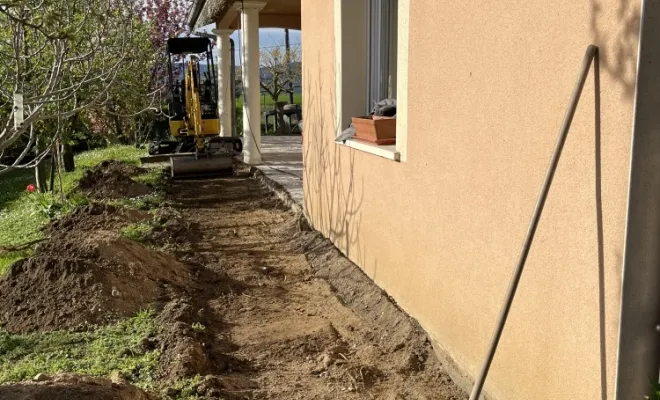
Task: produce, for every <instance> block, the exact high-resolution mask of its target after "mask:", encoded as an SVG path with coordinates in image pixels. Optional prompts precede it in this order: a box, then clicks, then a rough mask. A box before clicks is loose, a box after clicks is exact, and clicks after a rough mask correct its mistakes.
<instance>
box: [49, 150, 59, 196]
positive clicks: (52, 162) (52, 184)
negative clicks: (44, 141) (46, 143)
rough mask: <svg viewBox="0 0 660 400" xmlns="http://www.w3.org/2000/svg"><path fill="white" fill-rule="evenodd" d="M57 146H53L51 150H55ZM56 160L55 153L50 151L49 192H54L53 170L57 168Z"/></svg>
mask: <svg viewBox="0 0 660 400" xmlns="http://www.w3.org/2000/svg"><path fill="white" fill-rule="evenodd" d="M56 146H57V145H55V146H53V148H56ZM58 161H59V160H58V158H57V157H56V156H55V153H54V152H53V151H52V150H51V157H50V191H51V192H52V191H54V190H55V168H56V167H58V168H59V166H58Z"/></svg>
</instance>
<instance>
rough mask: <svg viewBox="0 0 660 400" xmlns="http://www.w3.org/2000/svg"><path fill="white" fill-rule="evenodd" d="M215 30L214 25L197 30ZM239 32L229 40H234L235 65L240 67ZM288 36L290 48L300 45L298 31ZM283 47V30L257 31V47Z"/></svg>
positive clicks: (267, 29) (263, 29)
mask: <svg viewBox="0 0 660 400" xmlns="http://www.w3.org/2000/svg"><path fill="white" fill-rule="evenodd" d="M213 28H215V24H211V25H207V26H204V27H202V28H201V29H199V30H204V31H207V32H209V33H210V32H211V30H212V29H213ZM239 35H240V30H237V31H236V32H234V33H233V34H232V35H231V38H232V39H234V43H235V44H236V65H241V56H240V54H239V46H240V40H239ZM289 36H290V38H291V46H292V47H293V46H296V45H299V44H300V40H301V36H300V31H297V30H290V31H289ZM280 45H281V46H284V29H280V28H262V29H260V30H259V47H261V48H263V47H272V46H280Z"/></svg>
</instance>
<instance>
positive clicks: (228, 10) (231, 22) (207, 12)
mask: <svg viewBox="0 0 660 400" xmlns="http://www.w3.org/2000/svg"><path fill="white" fill-rule="evenodd" d="M248 1H249V0H246V1H245V2H246V3H247V2H248ZM300 2H301V0H269V1H268V2H267V3H266V6H265V7H264V8H263V10H261V11H260V13H259V25H260V27H261V28H288V29H300V8H301V6H300ZM240 4H241V0H194V2H193V5H192V8H191V9H190V13H189V14H188V26H190V28H191V29H192V30H194V29H198V28H200V27H202V26H206V25H210V24H213V23H215V24H216V26H217V28H218V29H239V28H240V27H241V23H240V18H239V13H238V8H237V7H240Z"/></svg>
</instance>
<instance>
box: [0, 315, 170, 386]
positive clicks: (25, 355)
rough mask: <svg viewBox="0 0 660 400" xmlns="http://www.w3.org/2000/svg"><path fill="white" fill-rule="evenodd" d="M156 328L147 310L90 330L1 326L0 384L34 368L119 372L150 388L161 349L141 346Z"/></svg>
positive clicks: (23, 376) (102, 373)
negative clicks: (14, 330)
mask: <svg viewBox="0 0 660 400" xmlns="http://www.w3.org/2000/svg"><path fill="white" fill-rule="evenodd" d="M156 332H157V325H156V322H155V321H154V318H153V314H152V313H151V312H150V311H145V312H141V313H138V315H137V316H135V317H133V318H129V319H127V320H125V321H121V322H118V323H117V324H114V325H110V326H105V327H101V328H99V329H97V330H96V331H94V332H68V331H61V332H48V333H33V334H28V335H12V334H8V333H6V332H3V331H0V384H3V383H8V382H20V381H24V380H29V379H32V378H33V377H34V376H35V375H37V374H38V373H46V374H55V373H60V372H74V373H80V374H89V375H95V376H109V375H111V374H112V373H118V374H120V376H123V377H127V378H128V379H129V380H130V381H131V382H133V383H136V384H137V385H138V386H141V387H143V388H147V389H151V388H153V387H154V384H155V381H156V378H157V374H158V357H159V356H160V351H158V350H151V351H145V350H144V349H142V348H141V343H142V341H143V340H144V339H145V338H148V337H150V336H154V335H155V334H156Z"/></svg>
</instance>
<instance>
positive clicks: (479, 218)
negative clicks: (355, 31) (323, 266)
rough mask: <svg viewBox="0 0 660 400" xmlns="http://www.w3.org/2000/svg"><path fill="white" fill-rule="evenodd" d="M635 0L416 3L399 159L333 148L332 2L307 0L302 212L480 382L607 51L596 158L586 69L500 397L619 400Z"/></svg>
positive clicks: (499, 371)
mask: <svg viewBox="0 0 660 400" xmlns="http://www.w3.org/2000/svg"><path fill="white" fill-rule="evenodd" d="M639 3H640V2H639V0H630V1H625V0H582V1H575V0H571V1H569V0H559V1H554V2H548V1H546V0H525V1H523V0H506V1H489V2H469V1H437V0H411V5H410V21H409V22H410V32H409V35H410V36H409V54H408V55H407V57H408V72H409V75H408V110H407V111H408V130H407V143H406V144H407V146H406V147H407V152H406V158H407V161H406V162H402V163H397V162H394V161H390V160H386V159H384V158H380V157H377V156H374V155H372V154H367V153H363V152H360V151H357V150H353V149H350V148H347V147H345V146H339V145H337V144H335V143H334V142H333V138H334V136H335V133H336V130H337V127H336V126H335V117H334V114H335V90H336V85H335V73H334V70H335V45H334V39H333V35H334V30H333V26H334V25H333V24H334V21H333V11H334V6H333V4H334V1H333V0H302V31H303V67H304V74H303V75H304V76H303V87H304V96H303V97H304V105H303V107H304V124H305V126H304V139H303V141H304V163H305V176H304V189H305V208H306V213H307V215H308V217H309V218H310V220H311V222H312V223H313V224H314V226H315V227H316V228H317V229H319V230H321V231H322V232H323V233H324V234H326V235H327V236H328V237H330V238H331V239H332V240H333V241H334V242H335V243H336V245H337V246H338V247H339V248H341V249H342V251H344V252H345V253H346V254H347V255H348V256H349V257H350V258H351V259H352V260H354V261H355V262H356V263H357V264H358V265H360V266H361V267H362V268H363V269H364V271H365V272H366V273H367V274H368V275H369V276H371V277H372V278H373V279H374V280H375V281H376V282H377V283H378V284H379V285H380V286H381V287H383V288H384V289H385V290H386V291H387V292H388V293H389V294H390V295H391V296H392V297H394V299H396V301H397V302H398V303H399V304H400V305H401V306H402V307H403V308H404V309H405V310H406V311H408V312H409V313H410V314H411V315H412V316H413V317H415V318H417V319H418V320H419V321H420V323H421V324H422V325H423V326H424V328H425V329H426V330H427V331H428V332H429V334H430V335H431V336H432V337H433V338H434V339H435V340H436V341H437V342H438V343H439V344H440V345H441V346H442V347H443V350H444V351H446V352H447V353H448V354H449V355H450V356H451V357H453V358H454V359H455V361H456V362H457V364H458V365H459V366H460V367H461V368H463V369H464V371H465V372H466V373H468V374H470V375H472V376H474V375H476V373H477V371H478V369H479V366H480V363H481V361H482V357H483V356H484V353H485V350H486V346H487V344H488V341H489V339H490V336H491V333H492V329H493V327H494V324H495V319H496V316H497V314H498V312H499V310H500V307H501V303H502V300H503V297H504V294H505V291H506V288H507V285H508V283H509V279H510V277H511V273H512V270H513V267H514V264H515V262H516V260H517V257H518V254H519V251H520V246H521V244H522V241H523V238H524V236H525V233H526V229H527V225H528V223H529V218H530V216H531V212H532V209H533V207H534V203H535V201H536V197H537V195H538V191H539V189H540V186H541V183H542V180H543V177H544V174H545V169H546V167H547V164H548V161H549V158H550V155H551V151H552V149H553V147H554V143H555V138H556V134H557V131H558V129H559V126H560V124H561V121H562V118H563V114H564V111H565V107H566V105H567V103H568V99H569V96H570V93H571V91H572V89H573V85H574V83H575V78H576V76H577V73H578V67H579V65H580V62H581V60H582V57H583V54H584V50H585V48H586V47H587V45H588V44H590V43H594V44H596V45H598V46H600V49H601V57H602V61H601V96H602V97H601V102H602V104H601V124H602V135H601V137H600V156H601V163H600V168H598V166H597V164H596V160H597V154H596V150H595V149H596V137H595V133H594V132H595V123H594V116H595V111H594V110H595V106H594V84H593V75H590V78H589V79H588V82H587V85H586V87H585V89H584V93H583V98H582V102H581V103H580V106H579V108H578V111H577V114H576V116H575V120H574V123H573V128H572V130H571V133H570V136H569V138H568V141H567V143H566V146H565V151H564V155H563V157H562V160H561V162H560V166H559V169H558V171H557V174H556V177H555V182H554V185H553V188H552V191H551V194H550V197H549V199H548V202H547V204H546V210H545V213H544V215H543V218H542V220H541V223H540V227H539V230H538V232H537V237H536V241H535V243H534V246H533V248H532V251H531V254H530V258H529V262H528V265H527V270H526V272H525V274H524V277H523V279H522V281H521V284H520V288H519V293H518V296H517V298H516V300H515V303H514V307H513V309H512V312H511V315H510V320H509V323H508V325H507V328H506V329H505V331H504V336H503V339H502V342H501V346H500V349H499V351H498V353H497V356H496V359H495V362H494V364H493V366H492V369H491V374H490V376H489V380H488V384H487V389H488V392H489V393H490V394H491V395H492V396H493V397H494V398H498V399H507V400H512V399H513V400H522V399H525V400H528V399H586V398H589V399H592V398H598V399H602V398H608V399H611V398H613V397H612V396H613V390H614V387H613V382H614V373H615V362H616V345H617V328H618V309H619V297H620V276H621V261H622V251H623V243H624V226H625V210H626V194H627V178H628V171H629V151H630V139H631V131H632V110H633V97H632V96H633V91H634V82H635V75H634V73H635V72H634V71H635V63H636V51H637V40H638V38H637V36H638V19H639V17H638V16H639ZM403 56H404V57H405V55H403ZM345 65H346V64H345ZM399 79H401V77H400V78H399ZM355 90H356V91H358V90H361V88H359V87H356V88H355ZM597 169H600V174H597ZM598 175H600V176H601V179H600V184H601V185H602V201H600V202H597V199H598V196H597V187H598V185H597V176H598ZM599 206H601V207H602V221H599V220H598V218H597V215H598V213H597V210H598V207H599ZM600 222H602V244H601V245H600V246H599V236H600V235H599V233H598V227H599V225H601V223H600ZM599 249H600V250H599ZM601 250H602V252H601ZM601 257H602V260H603V263H602V265H600V264H601V263H600V262H599V259H601ZM601 270H602V276H603V279H602V281H603V282H601V281H600V279H599V276H600V272H599V271H601ZM601 298H602V299H603V304H604V308H603V309H601V306H600V299H601ZM601 326H602V327H603V328H604V330H603V331H602V332H601ZM603 349H604V350H605V351H604V352H603V351H602V350H603ZM602 376H605V377H606V378H605V379H604V380H602V379H601V377H602ZM603 391H604V393H606V394H607V397H602V396H601V394H602V392H603Z"/></svg>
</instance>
